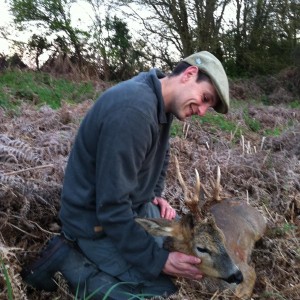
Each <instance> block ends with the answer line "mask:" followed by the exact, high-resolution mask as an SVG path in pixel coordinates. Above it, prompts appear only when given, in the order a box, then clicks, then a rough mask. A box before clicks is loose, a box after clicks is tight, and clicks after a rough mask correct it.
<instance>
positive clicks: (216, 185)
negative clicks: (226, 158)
mask: <svg viewBox="0 0 300 300" xmlns="http://www.w3.org/2000/svg"><path fill="white" fill-rule="evenodd" d="M210 184H211V186H212V188H213V194H212V197H211V198H212V200H216V201H221V200H222V199H221V196H220V193H221V170H220V167H219V166H218V168H217V179H216V181H215V182H213V181H212V179H210Z"/></svg>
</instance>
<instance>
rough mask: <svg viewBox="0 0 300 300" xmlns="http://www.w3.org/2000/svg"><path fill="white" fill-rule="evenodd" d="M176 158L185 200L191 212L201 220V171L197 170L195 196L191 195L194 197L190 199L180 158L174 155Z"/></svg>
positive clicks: (178, 175)
mask: <svg viewBox="0 0 300 300" xmlns="http://www.w3.org/2000/svg"><path fill="white" fill-rule="evenodd" d="M174 158H175V166H176V172H177V177H178V181H179V183H180V185H181V188H182V190H183V193H184V202H185V204H186V205H187V207H188V208H189V210H190V212H191V213H192V214H193V215H194V217H196V218H197V219H198V220H199V219H200V218H201V210H200V208H199V194H200V176H199V173H198V171H197V170H196V186H195V194H194V195H193V197H191V198H192V199H190V198H189V195H188V194H189V191H188V188H187V186H186V184H185V182H184V180H183V178H182V175H181V172H180V168H179V163H178V159H177V157H176V156H174Z"/></svg>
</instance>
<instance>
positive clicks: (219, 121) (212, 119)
mask: <svg viewBox="0 0 300 300" xmlns="http://www.w3.org/2000/svg"><path fill="white" fill-rule="evenodd" d="M196 118H197V120H198V122H199V123H200V124H206V125H207V124H209V125H210V126H213V127H216V128H218V129H221V130H222V131H227V132H234V131H235V129H236V124H235V123H233V122H231V121H230V120H228V119H226V117H225V116H224V115H221V114H216V113H210V112H208V113H206V114H205V115H204V116H202V117H196Z"/></svg>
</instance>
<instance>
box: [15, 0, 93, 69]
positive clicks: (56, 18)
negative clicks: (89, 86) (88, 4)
mask: <svg viewBox="0 0 300 300" xmlns="http://www.w3.org/2000/svg"><path fill="white" fill-rule="evenodd" d="M74 2H76V0H51V1H49V0H11V2H10V9H11V11H12V13H13V15H14V21H15V23H17V24H20V25H21V26H24V25H25V26H26V25H28V24H30V23H33V22H35V26H36V28H45V29H46V30H47V34H48V35H50V34H52V33H55V34H56V35H57V36H65V37H66V38H67V39H68V40H69V42H70V45H71V46H72V47H73V49H69V50H70V52H74V55H75V56H76V59H77V60H78V65H79V67H81V66H82V51H83V49H82V42H81V40H82V39H83V38H86V37H87V36H88V34H87V32H85V31H82V30H79V29H76V28H74V27H73V26H72V25H71V16H70V8H71V5H72V4H73V3H74Z"/></svg>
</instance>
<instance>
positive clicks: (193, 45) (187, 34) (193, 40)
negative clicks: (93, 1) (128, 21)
mask: <svg viewBox="0 0 300 300" xmlns="http://www.w3.org/2000/svg"><path fill="white" fill-rule="evenodd" d="M230 1H231V0H210V1H204V0H191V1H185V0H133V1H127V0H118V1H117V2H118V3H119V4H120V3H121V4H123V5H127V6H129V7H130V5H129V4H137V5H139V6H142V7H143V9H144V10H145V9H146V10H147V11H148V12H149V14H151V15H150V16H148V17H141V16H140V14H139V13H138V12H137V10H133V13H132V15H134V16H135V18H139V19H140V21H141V22H142V23H143V25H144V26H145V29H146V30H147V31H148V32H150V33H152V34H155V35H156V36H158V38H157V39H162V40H164V41H165V42H166V43H169V44H172V45H173V47H175V48H176V50H177V51H178V52H179V53H180V55H181V56H188V55H190V54H192V53H193V52H195V51H200V50H210V51H211V52H213V53H215V54H216V55H217V56H218V57H219V58H220V59H222V54H221V51H220V50H221V49H220V43H219V42H220V39H219V37H220V32H221V29H222V20H223V18H224V12H225V8H226V7H227V5H228V4H229V3H230Z"/></svg>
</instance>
